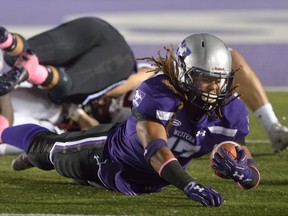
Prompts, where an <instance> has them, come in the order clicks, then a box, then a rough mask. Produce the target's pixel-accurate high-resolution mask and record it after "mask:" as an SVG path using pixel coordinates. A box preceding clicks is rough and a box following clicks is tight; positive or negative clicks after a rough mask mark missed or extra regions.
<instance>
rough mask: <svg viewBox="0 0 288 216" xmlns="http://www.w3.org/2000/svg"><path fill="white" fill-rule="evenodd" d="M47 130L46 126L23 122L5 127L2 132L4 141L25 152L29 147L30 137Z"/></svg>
mask: <svg viewBox="0 0 288 216" xmlns="http://www.w3.org/2000/svg"><path fill="white" fill-rule="evenodd" d="M47 131H49V130H48V129H47V128H44V127H41V126H39V125H35V124H23V125H18V126H13V127H8V128H6V129H5V130H4V131H3V133H2V140H3V142H4V143H7V144H10V145H12V146H15V147H18V148H20V149H22V150H24V151H25V152H26V151H27V150H28V148H29V144H30V141H31V139H32V138H33V137H34V136H35V135H36V134H38V133H41V132H47Z"/></svg>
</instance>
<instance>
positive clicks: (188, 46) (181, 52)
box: [176, 34, 234, 112]
mask: <svg viewBox="0 0 288 216" xmlns="http://www.w3.org/2000/svg"><path fill="white" fill-rule="evenodd" d="M176 59H177V63H178V70H179V74H178V76H177V78H178V82H179V86H180V88H181V89H182V90H183V91H184V92H187V93H188V95H189V96H190V98H189V99H190V101H191V102H192V103H193V104H194V105H196V106H197V107H199V108H201V109H204V110H205V111H208V112H211V111H212V110H214V108H215V107H217V106H220V105H221V104H222V103H223V102H224V101H225V99H226V97H227V96H228V93H229V90H230V89H231V86H232V82H233V77H234V72H233V71H232V60H231V54H230V51H229V50H228V48H227V47H226V45H225V44H224V43H223V41H221V40H220V39H219V38H217V37H216V36H214V35H211V34H194V35H191V36H189V37H187V38H186V39H184V40H183V41H182V43H181V44H180V45H179V46H178V48H177V50H176ZM196 79H197V80H198V81H199V79H200V80H201V79H206V80H207V79H217V82H219V85H220V89H221V90H220V92H219V93H217V94H215V93H211V92H204V91H202V90H201V89H200V88H199V87H197V85H195V80H196Z"/></svg>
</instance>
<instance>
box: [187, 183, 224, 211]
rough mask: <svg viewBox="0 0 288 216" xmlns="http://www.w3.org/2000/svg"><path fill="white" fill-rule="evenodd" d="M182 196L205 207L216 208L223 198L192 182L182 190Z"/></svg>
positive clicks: (213, 191) (210, 189)
mask: <svg viewBox="0 0 288 216" xmlns="http://www.w3.org/2000/svg"><path fill="white" fill-rule="evenodd" d="M184 194H185V195H186V196H188V197H189V199H191V200H194V201H196V202H200V203H201V204H202V205H204V206H206V207H218V206H220V205H221V204H222V203H223V197H222V195H221V194H220V193H218V192H217V191H215V190H213V189H212V188H207V187H204V186H203V185H200V184H198V183H197V182H193V181H192V182H190V183H189V184H188V185H187V186H186V187H185V188H184Z"/></svg>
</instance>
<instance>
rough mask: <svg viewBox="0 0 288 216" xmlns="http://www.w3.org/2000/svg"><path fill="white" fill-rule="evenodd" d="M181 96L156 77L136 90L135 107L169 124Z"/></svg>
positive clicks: (150, 116)
mask: <svg viewBox="0 0 288 216" xmlns="http://www.w3.org/2000/svg"><path fill="white" fill-rule="evenodd" d="M178 103H179V98H178V97H177V96H176V95H175V94H173V93H172V92H171V90H169V89H168V88H167V87H166V86H165V85H164V84H163V83H162V81H161V78H160V77H159V78H158V77H155V78H152V79H150V80H147V81H146V82H143V83H142V84H141V85H140V86H139V87H138V88H137V89H136V91H135V94H134V98H133V108H135V109H136V110H137V111H138V112H140V113H141V114H143V115H145V116H147V117H149V118H151V119H155V120H157V121H160V122H162V124H163V125H165V124H167V122H168V121H169V119H170V118H171V117H172V115H173V114H174V112H175V110H176V107H177V105H178Z"/></svg>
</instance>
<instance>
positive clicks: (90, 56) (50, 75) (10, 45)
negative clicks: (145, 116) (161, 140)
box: [0, 17, 288, 152]
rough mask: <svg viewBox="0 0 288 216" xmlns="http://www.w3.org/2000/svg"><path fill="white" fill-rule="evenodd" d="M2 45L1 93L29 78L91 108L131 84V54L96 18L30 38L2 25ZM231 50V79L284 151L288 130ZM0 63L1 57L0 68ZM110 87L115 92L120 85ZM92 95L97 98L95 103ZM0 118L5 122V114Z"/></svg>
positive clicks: (249, 70) (53, 95) (57, 99)
mask: <svg viewBox="0 0 288 216" xmlns="http://www.w3.org/2000/svg"><path fill="white" fill-rule="evenodd" d="M75 29H77V31H75ZM71 32H73V34H71ZM87 38H88V39H87ZM90 38H91V40H90ZM91 41H92V42H91ZM26 48H30V49H32V50H34V51H35V53H36V55H37V56H36V55H31V54H29V53H26V52H23V51H25V49H26ZM0 49H2V50H3V51H4V52H5V60H6V63H8V64H9V65H10V66H14V68H13V69H12V70H10V71H8V72H7V73H5V75H2V76H0V95H4V94H6V93H8V92H9V91H12V90H13V89H14V88H15V87H16V86H18V84H19V83H21V82H22V81H24V80H28V81H29V82H31V83H32V84H35V85H36V86H40V87H41V89H42V88H43V86H45V89H46V90H47V89H48V92H49V94H50V96H51V98H52V101H54V102H57V103H58V102H61V103H62V102H72V103H77V104H79V103H83V104H84V105H91V103H94V104H93V107H94V108H95V106H94V105H97V104H98V105H99V104H100V103H99V101H98V100H97V99H98V97H99V96H101V95H102V96H103V97H104V98H100V100H102V99H103V101H105V100H106V99H108V100H106V101H108V102H109V100H110V99H111V98H109V97H110V96H111V95H112V94H110V96H109V95H108V94H107V95H103V94H105V93H107V92H108V91H109V90H111V89H112V88H114V87H115V86H117V85H118V86H119V85H121V84H124V86H125V85H126V84H127V83H129V81H128V80H127V79H128V76H130V75H131V72H132V71H133V70H135V68H134V59H133V53H132V52H131V50H130V48H129V46H128V45H127V43H126V42H125V40H123V37H122V36H121V34H119V33H118V32H117V30H115V29H114V27H113V26H111V25H110V24H109V23H106V22H105V21H103V20H101V19H98V18H96V17H83V18H80V19H75V20H72V21H69V22H66V23H63V24H61V25H59V26H57V27H56V28H53V29H50V30H48V31H45V32H43V33H41V34H38V35H35V36H33V37H32V38H29V39H28V40H25V39H24V38H23V37H22V36H21V35H20V34H17V33H10V32H8V31H7V30H6V29H5V28H3V27H0ZM230 51H231V55H232V65H233V69H237V70H238V71H239V72H238V73H237V74H236V76H235V79H234V81H235V83H236V84H239V85H240V86H241V88H238V89H237V90H236V91H237V93H238V94H240V95H241V99H242V100H243V101H244V103H245V104H246V105H247V107H248V108H249V109H251V111H252V112H253V113H254V115H255V116H256V118H257V119H259V121H260V123H261V124H262V126H263V127H264V129H265V131H266V133H267V135H268V137H269V139H270V142H271V146H272V149H273V151H274V152H281V151H283V150H285V149H286V148H287V146H288V128H287V127H285V126H284V125H282V124H281V123H280V121H279V120H278V118H277V116H276V114H275V112H274V110H273V107H272V105H271V103H270V102H269V99H268V97H267V95H266V93H265V90H264V88H263V86H262V84H261V82H260V80H259V78H258V77H257V75H256V74H255V72H254V71H253V69H252V68H251V67H250V65H249V64H248V63H247V62H246V60H245V59H244V58H243V56H242V55H241V54H240V53H239V52H238V51H237V50H234V49H230ZM104 54H105V55H104ZM16 58H17V61H16V65H15V64H14V63H15V60H16ZM124 62H125V63H124ZM123 63H124V64H123ZM2 64H3V61H2V55H0V68H1V66H2ZM27 73H28V74H27ZM142 75H143V77H141V76H138V78H139V80H138V81H137V82H138V83H140V82H141V81H143V80H144V79H146V78H147V76H146V75H147V73H145V74H144V73H142ZM138 78H137V79H138ZM134 80H135V79H134ZM83 83H84V84H83ZM120 89H121V93H123V92H124V93H126V92H127V91H130V90H131V89H128V90H127V89H125V87H123V86H121V88H120ZM113 91H114V92H116V91H118V88H117V89H115V90H114V89H113ZM116 95H119V93H116ZM122 96H123V95H122ZM113 97H114V96H113ZM94 99H96V100H95V101H93V100H94ZM103 101H102V102H103ZM88 102H91V103H88ZM87 103H88V104H87ZM86 107H88V108H89V106H86ZM125 107H127V106H125ZM99 108H102V107H101V106H100V107H99ZM122 108H123V107H122ZM124 109H125V108H124ZM117 110H118V111H119V110H120V109H118V108H117ZM94 111H95V110H93V113H95V114H96V115H95V116H96V117H97V118H99V119H98V120H108V119H109V118H110V116H106V117H107V118H103V115H98V114H99V113H97V112H94ZM126 113H129V111H128V112H126ZM107 114H109V113H107ZM114 114H115V113H113V114H112V115H114ZM119 114H120V115H118V114H117V116H118V117H119V116H123V115H122V114H123V113H119ZM100 117H101V118H102V119H100ZM125 117H126V115H125ZM1 118H2V119H3V121H5V120H6V119H4V118H5V116H3V115H2V116H1ZM112 118H113V116H112ZM6 122H7V121H6ZM3 125H4V124H3ZM5 125H7V124H5ZM0 132H1V131H0Z"/></svg>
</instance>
